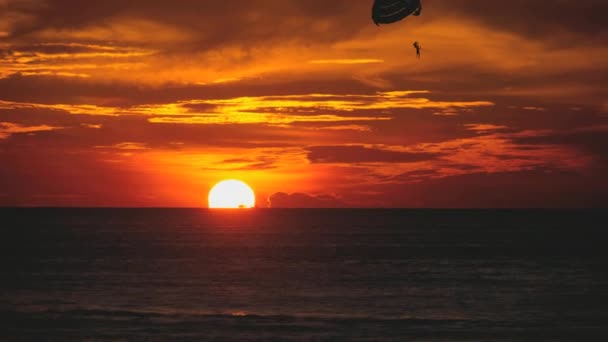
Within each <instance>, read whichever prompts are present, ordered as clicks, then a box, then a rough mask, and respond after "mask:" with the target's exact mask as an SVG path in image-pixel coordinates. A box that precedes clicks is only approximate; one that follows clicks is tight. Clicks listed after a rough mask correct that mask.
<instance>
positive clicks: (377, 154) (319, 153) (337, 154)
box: [307, 146, 441, 164]
mask: <svg viewBox="0 0 608 342" xmlns="http://www.w3.org/2000/svg"><path fill="white" fill-rule="evenodd" d="M307 151H308V160H310V162H311V163H316V164H321V163H414V162H420V161H429V160H435V159H437V158H439V157H440V156H441V155H440V154H438V153H427V152H402V151H392V150H386V149H380V148H372V147H366V146H311V147H308V148H307Z"/></svg>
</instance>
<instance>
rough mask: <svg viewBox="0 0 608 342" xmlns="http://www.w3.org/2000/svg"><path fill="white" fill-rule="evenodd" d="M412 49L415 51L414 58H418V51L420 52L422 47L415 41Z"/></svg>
mask: <svg viewBox="0 0 608 342" xmlns="http://www.w3.org/2000/svg"><path fill="white" fill-rule="evenodd" d="M414 48H415V49H416V58H420V50H422V46H420V43H418V42H417V41H416V42H414Z"/></svg>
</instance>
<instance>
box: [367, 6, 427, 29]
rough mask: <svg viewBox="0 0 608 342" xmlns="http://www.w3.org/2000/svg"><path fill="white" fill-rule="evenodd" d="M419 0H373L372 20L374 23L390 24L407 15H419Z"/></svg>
mask: <svg viewBox="0 0 608 342" xmlns="http://www.w3.org/2000/svg"><path fill="white" fill-rule="evenodd" d="M421 11H422V4H421V3H420V0H374V6H373V7H372V20H373V21H374V24H376V25H380V24H392V23H394V22H397V21H399V20H402V19H404V18H405V17H407V16H409V15H412V14H413V15H416V16H418V15H420V12H421Z"/></svg>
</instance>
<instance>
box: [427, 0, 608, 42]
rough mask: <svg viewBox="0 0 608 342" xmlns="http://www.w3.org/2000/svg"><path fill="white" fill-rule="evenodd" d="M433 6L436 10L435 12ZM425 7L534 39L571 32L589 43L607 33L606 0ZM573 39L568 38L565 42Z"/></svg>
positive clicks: (480, 0) (477, 0)
mask: <svg viewBox="0 0 608 342" xmlns="http://www.w3.org/2000/svg"><path fill="white" fill-rule="evenodd" d="M433 7H434V8H435V10H436V11H437V12H436V13H433ZM425 10H426V13H425V14H429V13H430V14H431V15H433V16H434V17H436V19H437V20H440V18H441V16H442V15H451V14H452V15H453V14H456V13H457V14H458V15H460V16H464V17H466V18H471V19H474V20H479V21H481V22H483V23H484V24H485V25H488V26H491V27H493V28H497V29H499V30H503V31H513V32H516V33H518V34H520V35H522V36H523V37H527V38H531V39H535V38H539V37H541V36H542V37H547V36H551V35H554V34H555V32H569V33H571V34H576V35H577V36H578V37H579V38H580V37H581V36H583V37H586V39H584V41H581V40H577V43H579V44H588V43H592V42H593V41H597V40H598V39H602V37H605V35H606V34H607V33H608V30H607V29H606V25H605V22H606V18H605V13H606V12H608V3H607V2H606V1H604V0H552V1H530V0H511V1H486V0H456V1H433V2H432V3H430V4H427V5H425ZM555 38H557V37H555ZM572 42H573V41H572V40H568V41H567V42H562V44H570V43H572ZM556 43H558V42H556Z"/></svg>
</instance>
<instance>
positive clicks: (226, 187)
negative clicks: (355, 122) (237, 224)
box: [209, 179, 255, 209]
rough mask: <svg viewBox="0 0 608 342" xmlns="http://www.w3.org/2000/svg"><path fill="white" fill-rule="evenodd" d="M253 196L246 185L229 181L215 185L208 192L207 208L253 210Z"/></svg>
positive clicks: (238, 181)
mask: <svg viewBox="0 0 608 342" xmlns="http://www.w3.org/2000/svg"><path fill="white" fill-rule="evenodd" d="M254 206H255V194H254V193H253V190H252V189H251V187H249V185H247V184H246V183H244V182H242V181H240V180H235V179H230V180H224V181H221V182H219V183H217V184H216V185H215V186H214V187H213V188H212V189H211V191H209V208H225V209H230V208H235V209H236V208H253V207H254Z"/></svg>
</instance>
